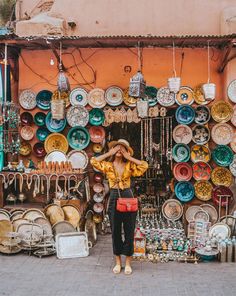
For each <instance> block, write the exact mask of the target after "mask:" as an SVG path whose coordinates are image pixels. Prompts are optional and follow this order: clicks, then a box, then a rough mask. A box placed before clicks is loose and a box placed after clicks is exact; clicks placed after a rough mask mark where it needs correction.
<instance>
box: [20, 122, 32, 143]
mask: <svg viewBox="0 0 236 296" xmlns="http://www.w3.org/2000/svg"><path fill="white" fill-rule="evenodd" d="M20 135H21V138H22V139H23V140H25V141H30V140H32V139H33V137H34V129H33V128H32V127H31V126H29V125H24V126H23V127H22V128H21V130H20Z"/></svg>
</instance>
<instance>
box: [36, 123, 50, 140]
mask: <svg viewBox="0 0 236 296" xmlns="http://www.w3.org/2000/svg"><path fill="white" fill-rule="evenodd" d="M49 134H50V131H49V130H48V129H47V128H46V127H39V128H38V129H37V132H36V137H37V139H38V140H39V141H40V142H44V141H45V140H46V138H47V136H48V135H49Z"/></svg>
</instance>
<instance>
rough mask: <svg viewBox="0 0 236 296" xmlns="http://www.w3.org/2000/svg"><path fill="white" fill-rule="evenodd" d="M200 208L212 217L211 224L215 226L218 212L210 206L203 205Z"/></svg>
mask: <svg viewBox="0 0 236 296" xmlns="http://www.w3.org/2000/svg"><path fill="white" fill-rule="evenodd" d="M200 207H201V208H202V209H203V210H204V211H205V212H207V213H208V215H209V217H210V222H211V223H212V225H213V224H215V223H216V222H217V220H218V213H217V210H216V209H215V208H214V207H213V206H212V205H209V204H202V205H200Z"/></svg>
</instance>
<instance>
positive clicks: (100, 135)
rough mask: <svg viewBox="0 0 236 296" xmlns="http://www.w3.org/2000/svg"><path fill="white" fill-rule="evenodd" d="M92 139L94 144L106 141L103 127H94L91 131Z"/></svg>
mask: <svg viewBox="0 0 236 296" xmlns="http://www.w3.org/2000/svg"><path fill="white" fill-rule="evenodd" d="M89 134H90V139H91V142H93V143H102V141H103V140H104V139H105V136H106V132H105V129H104V128H103V127H102V126H92V127H90V129H89Z"/></svg>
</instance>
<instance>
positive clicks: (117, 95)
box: [105, 86, 123, 106]
mask: <svg viewBox="0 0 236 296" xmlns="http://www.w3.org/2000/svg"><path fill="white" fill-rule="evenodd" d="M105 100H106V102H107V104H108V105H110V106H119V105H120V104H121V103H122V102H123V91H122V89H121V88H119V87H118V86H111V87H109V88H108V89H107V90H106V92H105Z"/></svg>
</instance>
